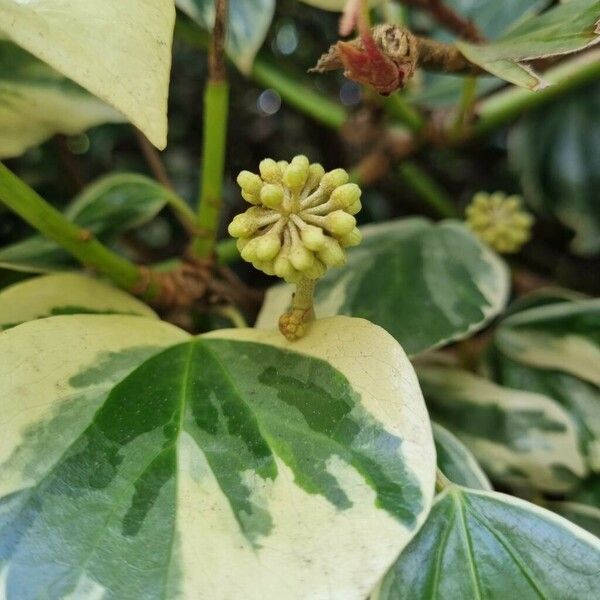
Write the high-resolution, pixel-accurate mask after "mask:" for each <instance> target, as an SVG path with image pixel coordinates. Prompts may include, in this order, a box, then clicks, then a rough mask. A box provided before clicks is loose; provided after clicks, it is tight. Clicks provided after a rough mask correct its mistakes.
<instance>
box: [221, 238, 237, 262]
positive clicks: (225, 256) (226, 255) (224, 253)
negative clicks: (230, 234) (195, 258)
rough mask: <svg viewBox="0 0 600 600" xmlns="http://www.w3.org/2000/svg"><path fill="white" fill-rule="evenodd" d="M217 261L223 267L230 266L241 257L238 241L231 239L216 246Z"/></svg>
mask: <svg viewBox="0 0 600 600" xmlns="http://www.w3.org/2000/svg"><path fill="white" fill-rule="evenodd" d="M216 253H217V260H218V261H219V264H221V265H228V264H231V263H232V262H235V261H236V260H237V259H238V258H239V257H240V251H239V250H238V248H237V240H233V239H231V238H229V239H226V240H223V241H222V242H219V243H218V244H217V246H216Z"/></svg>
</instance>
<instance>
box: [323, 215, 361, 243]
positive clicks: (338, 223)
mask: <svg viewBox="0 0 600 600" xmlns="http://www.w3.org/2000/svg"><path fill="white" fill-rule="evenodd" d="M355 226H356V219H355V218H354V217H353V216H352V215H349V214H348V213H347V212H344V211H343V210H334V211H333V212H332V213H329V214H328V215H327V216H326V217H325V227H327V229H329V231H331V233H333V235H335V236H336V237H342V236H344V235H346V234H348V233H350V232H351V231H352V230H353V229H354V227H355Z"/></svg>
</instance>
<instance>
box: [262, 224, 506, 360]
mask: <svg viewBox="0 0 600 600" xmlns="http://www.w3.org/2000/svg"><path fill="white" fill-rule="evenodd" d="M361 231H362V232H363V235H364V240H363V242H362V244H361V245H360V246H359V247H357V248H352V249H351V250H350V251H349V252H348V263H347V265H346V266H345V267H343V268H339V269H332V270H331V271H329V272H328V274H327V275H326V276H325V277H324V278H323V279H322V280H320V281H319V283H318V285H317V289H316V296H315V298H316V302H315V308H316V312H317V315H318V316H319V317H327V316H330V315H335V314H344V315H352V316H354V317H362V318H365V319H368V320H369V321H371V322H373V323H376V324H377V325H380V326H381V327H383V328H384V329H386V330H387V331H389V332H390V333H391V334H392V335H393V336H394V337H395V338H396V339H397V340H398V341H399V342H400V344H402V347H403V348H404V349H405V350H406V352H408V353H409V354H411V355H412V354H417V353H419V352H423V351H424V350H428V349H431V348H435V347H439V346H443V345H444V344H447V343H449V342H451V341H454V340H458V339H461V338H464V337H467V336H469V335H471V334H472V333H474V332H475V331H477V330H479V329H481V328H482V327H484V326H485V325H486V324H487V323H488V322H489V321H490V320H491V319H493V318H494V317H495V316H497V315H498V314H499V313H500V312H501V311H502V310H503V308H504V306H505V304H506V299H507V296H508V291H509V277H508V270H507V268H506V265H505V263H504V262H503V261H502V259H500V258H499V257H498V255H496V254H495V253H494V252H492V251H491V250H490V249H489V248H488V247H487V246H485V245H483V244H482V243H481V242H479V241H478V240H477V239H476V238H475V237H474V236H473V235H472V234H471V233H470V232H469V231H468V230H467V229H466V228H465V227H463V226H462V225H460V224H459V223H456V222H453V221H446V222H443V223H440V224H437V225H434V224H432V223H430V222H429V221H427V220H425V219H422V218H411V219H402V220H399V221H392V222H389V223H385V224H380V225H370V226H367V227H364V228H362V230H361ZM292 289H293V288H292V287H291V286H286V285H282V286H276V287H274V288H271V289H270V290H269V291H268V292H267V295H266V299H265V303H264V305H263V308H262V310H261V313H260V315H259V318H258V322H257V327H262V328H272V327H275V326H276V324H277V320H278V318H279V315H281V314H282V313H283V312H285V310H286V309H287V306H288V304H289V301H290V298H291V293H292Z"/></svg>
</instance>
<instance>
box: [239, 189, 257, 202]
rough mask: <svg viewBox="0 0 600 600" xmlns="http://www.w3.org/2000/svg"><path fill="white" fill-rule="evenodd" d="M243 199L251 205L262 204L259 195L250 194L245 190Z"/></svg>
mask: <svg viewBox="0 0 600 600" xmlns="http://www.w3.org/2000/svg"><path fill="white" fill-rule="evenodd" d="M242 198H243V199H244V200H245V201H246V202H248V203H249V204H260V196H259V195H257V194H250V193H249V192H246V191H245V190H242Z"/></svg>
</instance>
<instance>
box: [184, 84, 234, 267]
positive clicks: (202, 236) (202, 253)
mask: <svg viewBox="0 0 600 600" xmlns="http://www.w3.org/2000/svg"><path fill="white" fill-rule="evenodd" d="M228 112H229V85H228V84H227V82H226V81H209V82H208V83H207V85H206V90H205V93H204V148H203V151H202V174H201V175H202V186H201V189H200V205H199V209H198V233H197V236H196V239H195V241H194V245H193V248H194V251H195V253H196V255H197V256H198V257H200V258H208V257H210V256H212V254H213V252H214V249H215V243H216V239H217V230H218V227H219V218H220V216H221V206H222V198H223V176H224V173H225V149H226V143H227V116H228Z"/></svg>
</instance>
